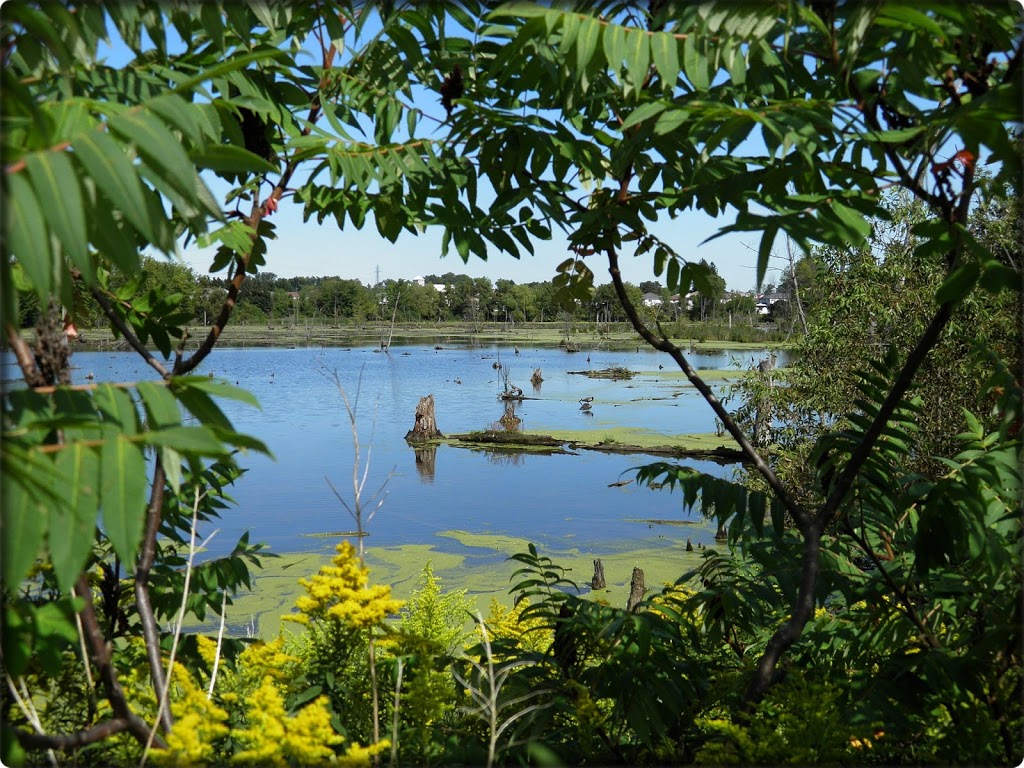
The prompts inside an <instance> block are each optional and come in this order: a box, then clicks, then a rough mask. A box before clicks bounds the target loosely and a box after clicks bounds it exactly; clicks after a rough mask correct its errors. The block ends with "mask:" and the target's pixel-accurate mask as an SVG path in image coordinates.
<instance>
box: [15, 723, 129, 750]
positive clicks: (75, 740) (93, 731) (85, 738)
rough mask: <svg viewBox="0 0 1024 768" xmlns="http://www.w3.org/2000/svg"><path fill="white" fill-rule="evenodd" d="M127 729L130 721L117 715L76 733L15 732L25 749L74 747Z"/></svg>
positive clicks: (85, 744) (92, 742) (94, 741)
mask: <svg viewBox="0 0 1024 768" xmlns="http://www.w3.org/2000/svg"><path fill="white" fill-rule="evenodd" d="M127 729H128V721H127V720H126V719H124V718H121V717H115V718H113V719H111V720H105V721H103V722H102V723H97V724H96V725H94V726H92V727H91V728H86V729H85V730H84V731H77V732H75V733H60V734H48V733H32V732H31V731H21V730H15V733H16V734H17V736H18V743H19V744H21V746H22V747H24V748H25V749H74V748H76V747H84V746H87V745H89V744H95V743H96V742H97V741H103V739H106V738H108V737H110V736H114V735H116V734H118V733H121V732H122V731H125V730H127Z"/></svg>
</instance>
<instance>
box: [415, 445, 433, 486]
mask: <svg viewBox="0 0 1024 768" xmlns="http://www.w3.org/2000/svg"><path fill="white" fill-rule="evenodd" d="M414 451H415V453H416V472H417V474H419V476H420V480H422V481H423V482H425V483H432V482H434V463H435V461H436V460H437V446H436V445H425V446H423V447H422V448H415V449H414Z"/></svg>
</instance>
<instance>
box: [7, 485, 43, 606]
mask: <svg viewBox="0 0 1024 768" xmlns="http://www.w3.org/2000/svg"><path fill="white" fill-rule="evenodd" d="M3 502H4V506H3V508H4V514H3V517H2V518H0V541H2V542H3V577H4V584H5V585H6V586H7V588H8V589H9V590H11V591H12V592H14V591H16V590H17V589H18V586H19V585H20V584H21V581H22V579H24V578H25V577H26V576H27V575H28V570H29V568H31V567H32V564H33V563H35V561H36V556H37V555H38V554H39V550H40V548H41V546H42V543H43V536H44V534H45V533H46V520H47V514H46V506H45V504H43V503H42V502H41V500H40V499H38V498H37V497H36V496H35V495H33V494H29V493H28V492H27V491H26V489H25V487H24V486H23V485H22V484H21V482H19V481H18V480H17V479H15V478H12V477H10V476H5V477H4V483H3Z"/></svg>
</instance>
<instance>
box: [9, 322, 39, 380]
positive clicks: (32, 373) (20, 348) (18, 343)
mask: <svg viewBox="0 0 1024 768" xmlns="http://www.w3.org/2000/svg"><path fill="white" fill-rule="evenodd" d="M6 330H7V342H8V343H9V344H10V345H11V349H13V350H14V356H15V358H17V360H18V367H19V368H21V373H22V375H23V376H24V377H25V383H26V384H28V385H29V386H30V387H32V388H33V389H35V388H38V387H42V386H45V385H46V379H44V378H43V374H42V373H40V371H39V367H38V366H37V365H36V360H35V358H34V357H33V356H32V350H30V349H29V347H28V344H26V343H25V340H24V339H23V338H21V334H20V333H19V332H18V329H17V328H15V327H14V326H13V325H11V324H10V323H7V325H6Z"/></svg>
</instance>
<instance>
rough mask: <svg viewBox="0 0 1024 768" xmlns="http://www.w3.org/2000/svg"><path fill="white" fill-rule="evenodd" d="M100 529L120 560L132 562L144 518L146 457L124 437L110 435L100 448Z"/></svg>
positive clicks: (137, 446) (140, 535) (146, 482)
mask: <svg viewBox="0 0 1024 768" xmlns="http://www.w3.org/2000/svg"><path fill="white" fill-rule="evenodd" d="M100 476H101V485H100V488H101V490H100V502H101V505H102V509H103V529H104V531H105V532H106V534H107V537H108V538H109V539H110V543H111V544H113V546H114V551H115V552H117V554H118V556H119V557H120V558H121V560H122V561H123V562H126V563H132V562H134V561H135V550H136V548H137V547H138V545H139V540H140V539H141V538H142V531H143V529H144V527H145V520H146V489H147V487H148V480H147V477H146V457H145V455H144V454H143V452H142V448H141V447H140V446H139V445H136V444H135V443H134V442H132V441H131V440H130V439H129V438H128V437H127V436H125V435H121V434H112V435H111V437H110V439H108V440H107V441H106V442H104V443H103V446H102V448H101V451H100Z"/></svg>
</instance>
